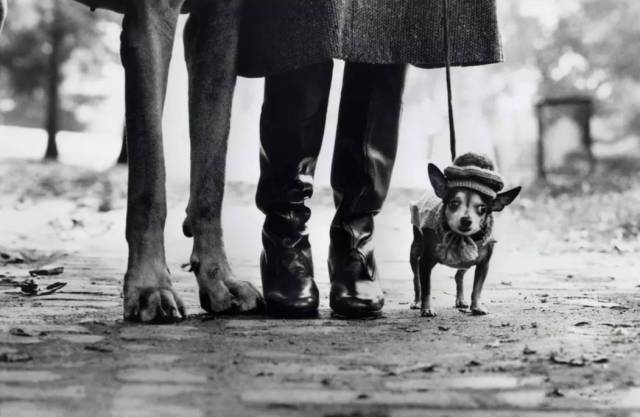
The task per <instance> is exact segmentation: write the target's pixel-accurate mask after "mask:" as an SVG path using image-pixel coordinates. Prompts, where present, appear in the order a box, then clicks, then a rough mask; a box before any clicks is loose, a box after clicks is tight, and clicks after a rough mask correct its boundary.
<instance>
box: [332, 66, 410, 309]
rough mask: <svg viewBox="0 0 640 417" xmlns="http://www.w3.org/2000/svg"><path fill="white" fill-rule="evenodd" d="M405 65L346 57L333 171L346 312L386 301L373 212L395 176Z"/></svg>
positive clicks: (338, 286)
mask: <svg viewBox="0 0 640 417" xmlns="http://www.w3.org/2000/svg"><path fill="white" fill-rule="evenodd" d="M405 73H406V67H405V66H403V65H369V64H353V63H347V65H346V67H345V75H344V84H343V87H342V99H341V103H340V114H339V120H338V131H337V136H336V146H335V150H334V156H333V166H332V171H331V185H332V187H333V191H334V201H335V205H336V209H337V211H336V215H335V217H334V219H333V222H332V224H331V230H330V239H331V244H330V249H329V276H330V278H331V294H330V304H331V308H332V309H333V311H334V312H335V313H337V314H338V315H341V316H345V317H366V316H372V315H377V314H378V313H379V312H380V311H381V309H382V307H383V305H384V295H383V293H382V289H381V287H380V283H379V279H378V272H377V268H376V262H375V257H374V253H373V231H374V216H375V215H376V214H377V213H378V212H379V211H380V210H381V208H382V205H383V203H384V200H385V199H386V196H387V192H388V190H389V184H390V181H391V173H392V171H393V165H394V162H395V157H396V152H397V146H398V127H399V119H400V110H401V101H402V93H403V89H404V80H405Z"/></svg>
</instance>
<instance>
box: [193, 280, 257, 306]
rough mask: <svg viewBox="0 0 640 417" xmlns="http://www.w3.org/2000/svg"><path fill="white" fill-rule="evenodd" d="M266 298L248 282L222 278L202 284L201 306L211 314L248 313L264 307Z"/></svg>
mask: <svg viewBox="0 0 640 417" xmlns="http://www.w3.org/2000/svg"><path fill="white" fill-rule="evenodd" d="M264 305H265V303H264V299H263V298H262V295H261V294H260V292H258V290H257V289H256V288H255V287H254V286H253V285H251V284H250V283H248V282H244V281H236V280H232V279H229V280H226V281H222V280H220V279H216V280H211V281H208V282H206V283H205V284H201V285H200V306H201V307H202V308H203V309H204V310H205V311H206V312H207V313H209V314H247V313H257V312H260V311H263V309H264Z"/></svg>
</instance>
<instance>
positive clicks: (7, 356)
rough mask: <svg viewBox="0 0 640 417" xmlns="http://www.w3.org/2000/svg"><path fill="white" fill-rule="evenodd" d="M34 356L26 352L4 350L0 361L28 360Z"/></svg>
mask: <svg viewBox="0 0 640 417" xmlns="http://www.w3.org/2000/svg"><path fill="white" fill-rule="evenodd" d="M32 359H33V358H32V357H31V355H29V354H28V353H26V352H3V353H0V362H8V363H12V362H27V361H30V360H32Z"/></svg>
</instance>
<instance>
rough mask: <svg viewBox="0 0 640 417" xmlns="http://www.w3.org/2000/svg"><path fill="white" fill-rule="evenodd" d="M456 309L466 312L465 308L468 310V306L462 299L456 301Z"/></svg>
mask: <svg viewBox="0 0 640 417" xmlns="http://www.w3.org/2000/svg"><path fill="white" fill-rule="evenodd" d="M456 308H460V309H463V310H466V309H467V308H469V304H467V303H466V302H465V301H464V300H463V299H457V300H456Z"/></svg>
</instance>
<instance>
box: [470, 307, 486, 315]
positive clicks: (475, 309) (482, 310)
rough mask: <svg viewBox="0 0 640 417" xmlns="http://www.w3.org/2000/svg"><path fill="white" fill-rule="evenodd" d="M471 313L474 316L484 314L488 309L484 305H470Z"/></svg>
mask: <svg viewBox="0 0 640 417" xmlns="http://www.w3.org/2000/svg"><path fill="white" fill-rule="evenodd" d="M471 314H472V315H474V316H486V315H487V314H489V311H488V310H487V309H486V308H484V307H471Z"/></svg>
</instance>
